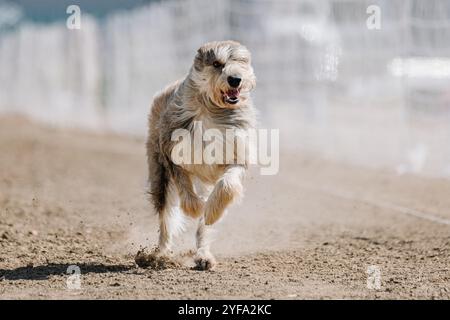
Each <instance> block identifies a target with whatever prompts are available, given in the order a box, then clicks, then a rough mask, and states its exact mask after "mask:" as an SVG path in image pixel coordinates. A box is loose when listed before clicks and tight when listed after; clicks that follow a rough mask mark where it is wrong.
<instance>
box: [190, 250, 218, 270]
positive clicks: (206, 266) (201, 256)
mask: <svg viewBox="0 0 450 320" xmlns="http://www.w3.org/2000/svg"><path fill="white" fill-rule="evenodd" d="M194 262H195V267H194V269H195V270H213V269H214V268H215V267H216V265H217V261H216V258H214V256H213V255H212V254H211V253H209V252H208V253H197V254H196V255H195V256H194Z"/></svg>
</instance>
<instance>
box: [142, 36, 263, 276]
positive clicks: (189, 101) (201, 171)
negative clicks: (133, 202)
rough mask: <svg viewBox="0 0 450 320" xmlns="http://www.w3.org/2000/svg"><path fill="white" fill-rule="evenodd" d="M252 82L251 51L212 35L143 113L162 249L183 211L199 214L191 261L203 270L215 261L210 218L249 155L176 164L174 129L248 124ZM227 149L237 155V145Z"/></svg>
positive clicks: (219, 211) (232, 189)
mask: <svg viewBox="0 0 450 320" xmlns="http://www.w3.org/2000/svg"><path fill="white" fill-rule="evenodd" d="M254 87H255V76H254V74H253V69H252V66H251V64H250V52H249V51H248V50H247V49H246V48H245V47H244V46H243V45H241V44H240V43H238V42H235V41H217V42H210V43H206V44H205V45H203V46H202V47H201V48H200V49H199V50H198V51H197V55H196V56H195V59H194V63H193V66H192V67H191V69H190V71H189V73H188V75H187V76H186V78H184V79H182V80H180V81H177V82H175V83H173V84H171V85H169V86H168V87H167V88H166V89H164V90H163V91H162V92H161V93H159V94H157V95H156V96H155V98H154V101H153V104H152V109H151V113H150V117H149V135H148V140H147V158H148V169H149V182H150V194H151V200H152V202H153V205H154V206H155V209H156V211H157V213H158V214H159V221H160V229H159V246H158V248H157V251H158V253H159V254H160V255H162V256H168V255H170V254H171V252H172V251H171V250H172V244H173V238H174V237H175V236H176V235H177V234H178V233H179V232H181V231H183V218H184V217H183V214H184V215H187V216H189V217H191V218H193V219H198V228H197V233H196V243H197V251H196V254H195V257H194V258H195V262H196V264H197V267H198V268H199V269H201V270H208V269H212V268H213V267H214V266H215V264H216V261H215V259H214V257H213V255H212V254H211V252H210V243H211V231H212V229H211V228H212V224H214V223H215V222H216V221H217V220H219V219H220V217H221V216H222V215H223V213H224V211H225V209H226V208H227V206H228V205H229V204H230V203H232V202H233V201H234V200H236V199H237V198H239V197H240V196H241V195H242V191H243V188H242V182H241V181H242V178H243V176H244V173H245V169H246V167H247V163H248V161H247V160H246V161H245V163H237V161H233V162H232V163H229V162H227V163H213V164H205V163H195V162H194V161H192V162H191V163H183V164H175V163H174V161H173V159H172V151H173V148H174V146H175V145H176V143H177V141H174V139H173V133H174V131H175V130H177V129H185V130H187V131H188V132H189V134H191V135H194V127H195V126H198V124H200V126H201V127H202V129H204V130H206V129H217V130H219V131H220V132H222V133H225V131H226V130H229V129H242V130H247V129H250V128H254V126H255V114H254V108H253V104H252V101H251V98H250V91H251V90H252V89H253V88H254ZM197 147H198V146H197ZM200 147H203V142H202V145H200ZM194 148H195V147H194ZM233 150H234V149H233ZM233 157H234V158H236V157H237V155H236V150H234V151H233ZM234 160H235V159H234Z"/></svg>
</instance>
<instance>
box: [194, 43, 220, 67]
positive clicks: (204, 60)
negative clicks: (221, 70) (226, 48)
mask: <svg viewBox="0 0 450 320" xmlns="http://www.w3.org/2000/svg"><path fill="white" fill-rule="evenodd" d="M215 59H216V54H215V53H214V50H213V49H211V48H207V47H204V46H203V47H201V48H200V49H198V50H197V55H196V56H195V60H194V67H195V69H196V70H197V71H202V70H203V68H204V67H205V66H208V65H212V64H213V63H214V61H215Z"/></svg>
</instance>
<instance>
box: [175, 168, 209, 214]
mask: <svg viewBox="0 0 450 320" xmlns="http://www.w3.org/2000/svg"><path fill="white" fill-rule="evenodd" d="M172 176H173V179H174V182H175V184H176V185H177V187H178V192H179V195H180V207H181V209H183V211H184V213H186V214H187V215H188V216H190V217H193V218H198V217H199V216H200V215H201V214H202V212H203V206H204V201H203V200H202V199H200V198H199V197H198V196H197V194H196V193H195V191H194V186H193V185H192V180H191V178H190V176H189V174H188V173H187V172H186V171H185V170H184V169H183V168H181V167H179V166H173V167H172Z"/></svg>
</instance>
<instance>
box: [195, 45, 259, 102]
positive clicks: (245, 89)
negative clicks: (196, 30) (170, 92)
mask: <svg viewBox="0 0 450 320" xmlns="http://www.w3.org/2000/svg"><path fill="white" fill-rule="evenodd" d="M191 76H192V79H193V81H194V82H195V84H196V85H197V87H198V88H199V90H200V91H201V92H204V93H206V94H207V95H208V97H209V98H210V99H211V100H212V101H213V102H214V103H215V104H217V105H218V106H220V107H222V108H238V107H239V106H241V105H242V104H243V103H245V102H246V101H247V100H248V99H249V94H250V91H251V90H252V89H253V88H254V87H255V86H256V78H255V75H254V73H253V68H252V66H251V56H250V52H249V51H248V50H247V48H245V47H244V46H243V45H241V44H240V43H238V42H235V41H217V42H210V43H207V44H205V45H203V46H202V47H201V48H200V49H198V52H197V55H196V57H195V61H194V67H193V69H192V73H191Z"/></svg>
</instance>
